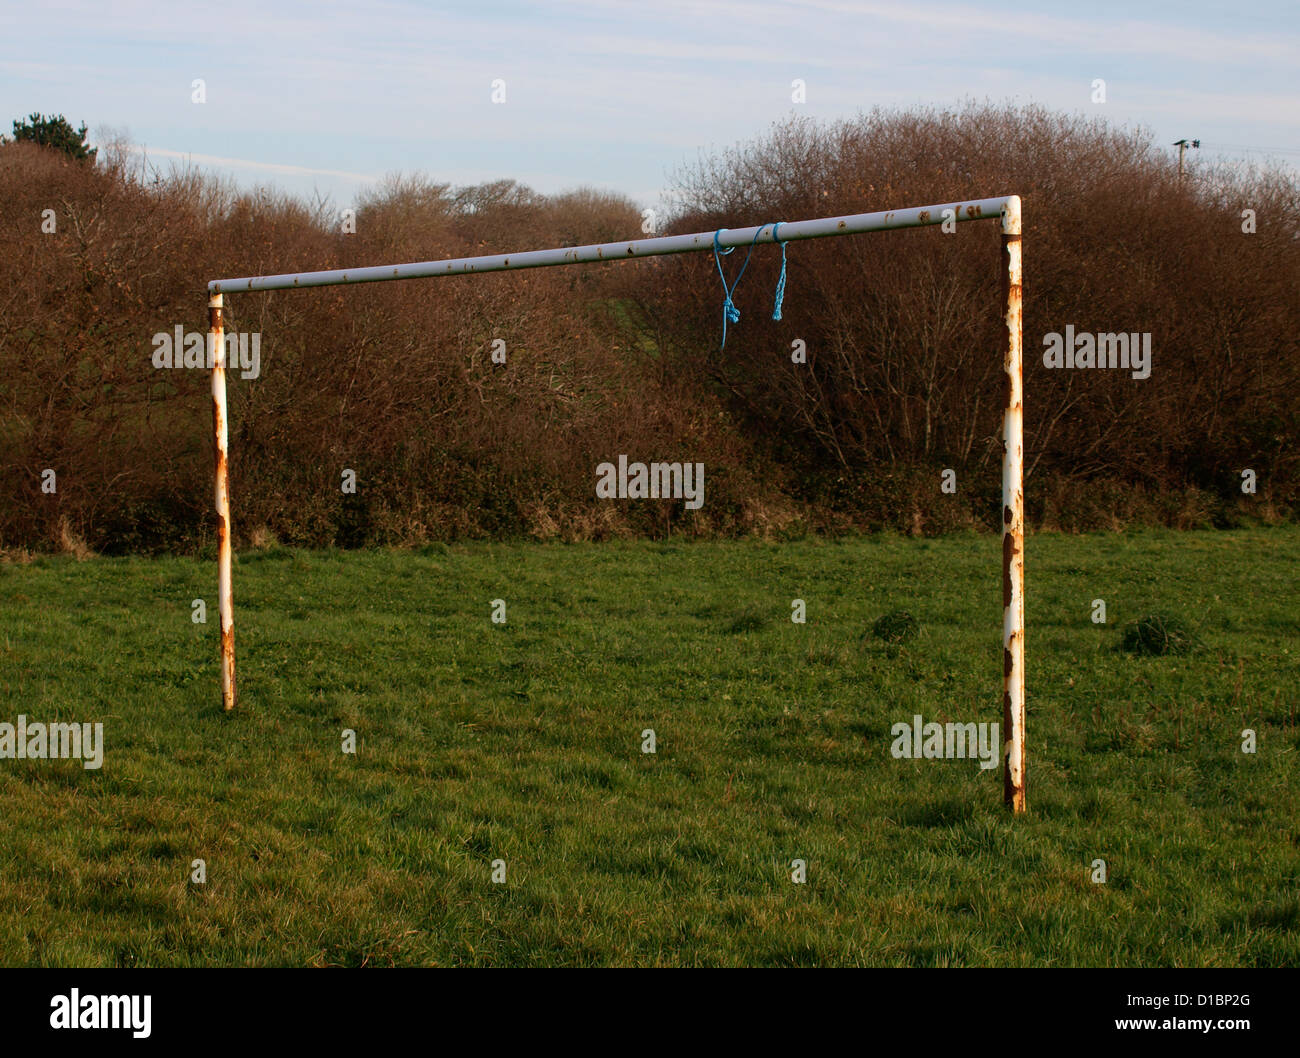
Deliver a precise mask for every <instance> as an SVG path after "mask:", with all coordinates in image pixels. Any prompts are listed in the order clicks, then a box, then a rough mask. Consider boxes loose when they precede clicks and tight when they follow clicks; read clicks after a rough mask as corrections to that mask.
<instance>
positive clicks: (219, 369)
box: [208, 294, 235, 712]
mask: <svg viewBox="0 0 1300 1058" xmlns="http://www.w3.org/2000/svg"><path fill="white" fill-rule="evenodd" d="M208 358H209V361H210V363H211V365H212V436H213V444H214V447H215V451H216V507H217V601H218V605H219V607H220V610H221V704H222V706H223V707H224V708H225V710H226V712H230V710H231V709H233V708H234V707H235V611H234V603H233V599H232V595H231V569H230V566H231V558H232V556H231V550H230V437H229V431H228V428H227V424H228V418H229V417H228V416H227V414H226V363H225V361H226V348H225V323H224V322H223V321H222V318H221V295H220V294H210V295H209V296H208Z"/></svg>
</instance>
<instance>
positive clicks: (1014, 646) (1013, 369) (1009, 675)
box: [1002, 195, 1025, 813]
mask: <svg viewBox="0 0 1300 1058" xmlns="http://www.w3.org/2000/svg"><path fill="white" fill-rule="evenodd" d="M1020 235H1021V230H1020V197H1019V196H1018V195H1012V196H1011V197H1010V198H1008V199H1007V202H1006V205H1005V206H1004V207H1003V209H1002V263H1003V273H1002V275H1003V280H1002V283H1003V290H1004V292H1005V294H1006V328H1007V341H1006V355H1005V356H1004V358H1003V370H1004V372H1005V374H1006V378H1005V384H1006V385H1005V392H1006V400H1005V403H1004V405H1003V409H1002V655H1003V659H1002V666H1003V671H1002V725H1003V727H1002V729H1003V732H1004V735H1003V739H1004V741H1003V745H1002V752H1003V773H1002V793H1003V798H1004V800H1005V801H1006V803H1007V805H1008V806H1009V807H1010V809H1011V811H1012V812H1016V813H1019V812H1023V811H1024V810H1025V486H1024V463H1025V444H1024V353H1023V346H1024V319H1023V312H1022V309H1023V304H1022V295H1023V291H1022V289H1021V288H1022V284H1023V279H1024V276H1023V271H1022V265H1021V253H1020V249H1021V248H1020Z"/></svg>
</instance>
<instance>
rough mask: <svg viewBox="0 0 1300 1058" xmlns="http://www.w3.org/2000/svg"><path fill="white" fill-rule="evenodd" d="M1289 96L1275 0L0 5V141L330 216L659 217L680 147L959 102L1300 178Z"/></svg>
mask: <svg viewBox="0 0 1300 1058" xmlns="http://www.w3.org/2000/svg"><path fill="white" fill-rule="evenodd" d="M796 79H798V80H801V81H802V82H803V83H804V85H805V89H804V91H805V93H806V98H805V100H804V101H802V102H795V101H794V100H793V99H792V93H793V92H794V88H793V87H792V84H793V82H794V81H795V80H796ZM1098 79H1101V80H1103V81H1104V82H1105V101H1104V102H1095V101H1094V99H1093V96H1094V82H1095V81H1096V80H1098ZM196 80H201V81H202V82H203V95H204V101H203V102H195V95H196V89H195V87H194V82H195V81H196ZM494 82H498V83H497V84H496V85H495V93H496V95H497V97H498V99H500V97H501V95H502V85H501V84H500V82H504V101H503V102H494V101H493V94H494ZM1298 83H1300V4H1297V3H1296V2H1295V0H1287V2H1263V3H1234V4H1228V3H1224V2H1223V0H1214V2H1208V3H1207V2H1203V0H1178V2H1163V0H1156V2H1150V3H1143V2H1140V0H1130V2H1115V0H1097V2H1088V3H1077V2H1076V3H1071V4H1053V3H1037V4H1012V3H947V2H940V3H928V2H925V0H885V2H880V3H875V2H854V0H790V2H783V3H776V2H768V0H757V2H753V3H740V2H730V0H684V2H679V0H649V2H647V0H634V2H623V0H552V2H548V3H491V2H488V0H483V2H479V3H466V2H464V0H462V2H461V3H458V4H451V3H437V2H421V0H377V2H373V3H341V2H336V0H311V2H310V3H303V2H298V0H286V2H277V3H269V2H268V0H256V2H246V0H223V2H222V3H220V4H195V3H188V2H186V0H167V2H164V3H155V2H146V0H110V2H109V3H102V2H97V3H81V2H78V3H61V2H57V0H54V2H49V0H42V2H40V3H19V2H17V0H2V2H0V122H3V125H2V126H0V128H3V129H4V130H7V129H8V125H9V122H10V121H12V120H13V119H14V118H20V117H25V116H26V115H27V114H29V113H31V112H32V111H41V112H43V113H46V114H50V113H62V114H64V115H66V116H67V118H68V119H69V120H70V121H71V122H72V123H73V124H74V125H80V124H81V123H82V122H85V124H86V125H87V126H89V127H90V129H91V139H92V142H103V141H105V140H106V139H108V138H109V137H110V136H112V135H114V134H116V135H118V136H125V137H126V138H127V139H128V140H129V141H130V142H131V143H132V144H134V145H135V147H136V149H137V150H139V151H144V152H145V153H147V156H148V158H149V159H150V160H151V161H152V162H153V163H155V164H157V165H159V166H160V167H162V168H164V169H165V168H166V167H168V166H170V165H171V164H172V163H173V162H179V161H184V160H186V159H188V160H189V161H190V163H192V164H196V165H198V166H200V167H201V168H203V169H206V170H211V171H214V172H220V173H222V174H225V175H228V176H230V177H232V178H234V179H235V180H236V181H237V182H238V183H239V184H240V185H241V186H254V185H259V184H260V185H266V184H270V185H274V186H276V187H279V188H281V189H283V190H285V191H288V192H290V193H293V194H296V195H300V196H304V197H310V196H313V195H315V194H321V195H326V196H329V197H330V198H331V199H332V200H333V201H334V202H335V203H336V204H338V205H339V206H340V207H345V206H348V205H350V204H352V203H353V202H354V200H355V196H356V194H357V193H358V192H359V191H361V190H364V189H365V188H366V187H368V186H373V184H374V183H375V182H376V181H377V180H379V179H381V178H382V177H383V176H384V175H385V174H391V173H399V172H400V173H406V174H410V173H415V172H421V173H424V174H426V175H428V176H429V177H430V178H432V179H434V180H437V181H439V182H446V183H452V184H470V183H479V182H482V181H486V180H496V179H505V178H509V179H515V180H519V181H521V182H522V183H525V184H528V185H529V186H531V187H533V188H535V189H536V190H538V191H542V192H547V193H551V192H557V191H562V190H566V189H570V188H574V187H578V186H590V187H596V188H601V189H608V190H613V191H619V192H622V193H624V194H626V195H628V196H630V197H631V198H632V199H633V200H634V201H635V202H636V203H637V204H638V205H639V206H641V207H642V208H645V207H653V206H657V205H661V204H662V205H666V204H667V202H666V200H664V199H662V198H661V193H662V192H663V191H664V189H666V188H669V187H671V185H672V180H673V176H674V174H675V173H676V172H678V171H680V170H681V169H682V167H684V166H687V165H690V164H691V163H692V162H694V161H695V160H696V159H697V158H698V157H699V156H700V154H701V153H702V152H703V153H704V154H709V153H712V152H714V151H718V150H722V149H725V148H727V147H730V146H732V145H734V144H736V143H739V142H744V141H747V140H750V139H753V138H755V137H756V136H759V135H761V134H762V133H763V132H764V131H765V130H767V129H768V128H769V127H770V126H771V125H772V123H773V122H776V121H780V120H783V119H785V118H787V117H789V116H790V115H791V114H792V113H797V114H806V115H808V116H811V117H814V118H818V119H827V120H831V119H836V118H840V117H851V116H852V115H853V114H855V113H857V112H858V111H860V110H869V109H870V108H872V107H873V106H877V105H879V106H883V107H908V106H915V105H927V106H950V105H955V104H960V103H961V102H962V101H964V100H969V99H974V100H979V101H983V100H986V99H987V100H989V101H992V102H999V103H1000V102H1005V101H1012V102H1020V103H1031V102H1032V103H1038V104H1042V105H1044V106H1047V107H1049V108H1051V109H1054V110H1062V111H1069V112H1077V113H1082V114H1088V115H1099V116H1102V117H1105V118H1107V119H1108V120H1110V121H1113V122H1114V123H1116V124H1117V125H1124V126H1129V127H1132V126H1135V125H1143V126H1146V127H1148V128H1150V129H1151V130H1152V131H1153V132H1154V133H1155V135H1156V137H1157V140H1158V142H1162V143H1172V142H1173V141H1174V140H1177V139H1180V138H1183V137H1187V138H1189V139H1191V138H1199V139H1200V140H1201V143H1202V148H1201V154H1202V155H1203V156H1206V158H1207V160H1208V159H1209V158H1210V157H1220V156H1223V157H1229V158H1247V159H1262V158H1264V157H1272V158H1274V159H1276V160H1280V161H1285V162H1288V163H1289V164H1291V165H1300V92H1298V91H1297V87H1298ZM1170 151H1171V157H1172V156H1173V154H1174V153H1175V148H1173V147H1170Z"/></svg>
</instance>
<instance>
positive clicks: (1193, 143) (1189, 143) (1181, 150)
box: [1174, 140, 1201, 176]
mask: <svg viewBox="0 0 1300 1058" xmlns="http://www.w3.org/2000/svg"><path fill="white" fill-rule="evenodd" d="M1174 146H1175V147H1177V148H1178V175H1179V176H1182V175H1183V174H1184V173H1185V172H1186V171H1187V170H1186V167H1185V166H1184V165H1183V156H1184V155H1185V154H1186V153H1187V148H1188V147H1194V148H1196V149H1197V150H1199V149H1200V147H1201V141H1200V140H1179V141H1177V142H1176V143H1175V144H1174Z"/></svg>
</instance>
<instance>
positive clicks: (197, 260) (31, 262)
mask: <svg viewBox="0 0 1300 1058" xmlns="http://www.w3.org/2000/svg"><path fill="white" fill-rule="evenodd" d="M131 157H133V156H131V155H128V154H126V153H124V152H122V151H104V152H101V158H100V163H99V164H97V165H84V164H78V163H74V162H71V161H69V160H67V159H66V158H65V157H64V156H62V155H60V154H58V153H56V152H54V151H51V150H48V149H42V148H39V147H36V146H33V145H30V144H6V145H3V146H0V202H3V203H4V207H3V209H0V278H3V280H4V282H3V286H2V287H0V491H2V493H3V495H4V497H5V500H4V503H3V505H0V552H3V551H13V552H15V553H19V552H21V551H22V549H43V550H58V549H60V548H65V549H71V550H74V551H78V552H80V553H89V552H90V551H96V552H115V551H128V550H150V549H162V548H197V547H202V546H204V545H205V544H209V543H210V542H211V539H212V524H211V513H210V508H211V495H212V486H211V441H210V438H209V431H210V423H211V418H210V410H209V408H210V404H209V397H208V377H207V374H206V372H203V371H191V370H169V371H159V370H156V369H155V368H154V367H153V365H152V362H151V359H152V352H153V348H152V344H151V343H152V336H153V335H155V334H156V333H158V332H163V333H168V334H170V333H172V332H173V329H174V328H175V327H177V326H180V327H182V328H183V330H184V331H186V332H195V331H197V332H204V331H205V330H206V322H207V321H206V312H205V309H206V298H205V294H204V284H205V283H206V281H207V280H209V279H212V278H214V277H230V276H241V275H258V274H265V273H269V272H290V271H298V270H315V269H325V268H338V267H352V266H357V265H363V264H376V263H383V262H392V261H398V260H432V259H440V258H447V257H456V256H471V255H477V254H487V253H499V252H508V251H517V250H524V249H531V248H538V247H544V246H554V245H575V244H582V243H593V242H606V241H617V240H623V239H634V238H639V237H641V218H640V214H639V212H638V210H637V209H636V207H635V206H633V204H632V203H630V202H629V201H627V200H626V199H623V198H621V197H620V196H617V195H613V194H610V193H608V192H605V191H599V190H595V189H591V188H579V189H575V190H573V191H570V192H566V193H564V194H560V195H552V196H546V195H540V194H538V193H536V192H534V191H532V190H531V189H529V188H527V187H524V186H522V185H519V184H517V183H514V182H513V181H500V182H496V183H492V184H485V185H480V186H477V187H469V188H455V187H451V186H450V185H447V184H443V183H438V182H436V181H432V180H429V179H427V178H424V177H420V176H407V177H394V178H391V179H389V180H388V181H385V182H384V183H382V184H380V185H378V186H376V187H375V188H374V189H373V190H372V192H371V193H369V194H368V195H365V196H363V197H362V199H361V201H360V202H359V204H358V210H357V217H356V222H357V223H356V232H355V234H345V233H344V232H343V231H342V230H341V226H340V223H339V221H340V218H339V216H338V211H337V210H336V209H335V208H334V207H333V206H332V205H331V204H330V203H328V202H320V201H318V202H314V203H305V202H301V201H298V200H295V199H293V198H290V197H288V196H285V195H282V194H278V193H275V192H272V191H257V192H240V191H237V190H236V189H235V188H233V187H232V186H230V185H229V184H226V183H223V182H221V181H216V180H212V179H210V178H206V177H204V176H202V175H201V174H199V173H197V172H196V171H194V170H190V169H173V170H170V171H168V172H165V173H161V172H157V171H155V170H153V169H152V168H150V167H149V166H148V165H147V164H139V163H136V164H128V162H127V161H126V160H125V159H128V158H131ZM677 192H678V196H679V199H680V200H681V201H682V202H683V203H684V205H683V207H682V209H681V210H680V212H679V214H678V215H677V216H676V218H675V219H674V221H673V226H672V230H675V231H695V230H705V231H707V230H711V229H715V228H717V227H723V226H742V225H748V224H753V223H756V222H758V221H766V220H798V219H803V218H806V217H814V216H826V215H833V214H838V213H851V212H860V211H868V210H875V209H885V208H890V207H897V206H902V205H916V204H922V203H927V202H946V201H953V200H957V199H962V198H972V197H986V196H992V195H1001V194H1007V193H1011V192H1015V193H1018V194H1020V195H1021V196H1022V197H1023V198H1024V200H1025V217H1026V240H1025V251H1026V319H1025V334H1026V434H1027V446H1026V447H1027V453H1028V464H1027V469H1028V472H1029V479H1028V492H1027V500H1028V505H1029V510H1030V515H1031V518H1032V519H1034V520H1036V521H1037V522H1039V524H1044V525H1048V526H1052V527H1060V528H1087V527H1099V526H1107V527H1109V526H1118V525H1122V524H1126V523H1130V522H1135V521H1148V522H1163V523H1165V524H1171V525H1180V526H1192V525H1204V524H1231V523H1232V522H1233V521H1234V520H1235V519H1237V518H1239V517H1242V516H1243V514H1244V513H1249V514H1251V515H1254V514H1255V513H1256V512H1261V513H1262V512H1267V515H1268V517H1294V513H1295V510H1296V507H1297V504H1296V500H1297V481H1298V479H1300V473H1298V472H1300V468H1298V467H1297V458H1300V457H1298V456H1297V452H1300V446H1297V444H1296V440H1297V433H1298V432H1300V405H1298V403H1297V402H1298V401H1300V396H1298V394H1300V386H1297V382H1300V378H1298V377H1297V376H1298V374H1300V357H1297V348H1296V343H1297V339H1296V335H1297V325H1300V319H1297V315H1298V314H1300V299H1297V298H1296V297H1295V294H1294V291H1295V289H1296V288H1297V281H1298V280H1300V250H1298V248H1300V240H1298V235H1297V202H1298V200H1300V195H1297V184H1296V181H1295V178H1294V176H1293V174H1291V173H1289V172H1288V171H1283V170H1279V169H1275V168H1266V169H1255V170H1251V169H1242V168H1228V167H1224V168H1220V169H1217V170H1216V169H1210V168H1205V167H1201V168H1195V169H1194V170H1193V172H1192V173H1191V174H1190V175H1189V176H1188V177H1187V178H1185V179H1181V180H1180V179H1179V178H1178V177H1177V174H1176V169H1175V167H1174V166H1172V165H1171V163H1170V159H1169V156H1168V154H1167V153H1166V151H1165V150H1163V149H1157V147H1156V146H1155V145H1154V144H1153V143H1152V141H1151V138H1150V136H1149V135H1148V134H1146V133H1144V132H1142V131H1127V130H1116V129H1113V128H1110V127H1108V126H1106V125H1104V124H1101V123H1096V122H1088V121H1083V120H1081V119H1077V118H1072V117H1068V116H1062V115H1057V114H1052V113H1048V112H1046V111H1042V110H1039V109H1036V108H1017V107H996V106H988V105H969V106H966V107H962V108H957V109H952V110H939V111H924V110H918V111H910V112H904V113H883V112H873V113H871V114H866V115H863V116H860V117H859V118H856V119H853V120H849V121H842V122H838V123H833V124H817V123H814V122H807V121H792V122H789V123H786V124H783V125H779V126H777V127H775V128H774V129H773V130H772V132H771V133H770V134H768V135H767V136H765V137H763V138H760V139H759V140H758V141H756V142H754V143H752V144H749V145H747V146H744V147H741V148H737V149H736V150H734V151H731V152H724V153H723V154H720V155H717V156H715V157H713V158H711V159H708V160H707V161H705V162H704V163H702V164H701V165H699V166H698V167H697V168H695V169H694V170H692V171H689V172H687V173H686V174H684V175H683V177H682V178H681V180H680V181H679V187H678V189H677ZM1247 208H1249V209H1253V210H1255V211H1256V215H1257V218H1258V231H1257V233H1256V234H1254V235H1244V234H1243V233H1242V232H1241V211H1242V210H1243V209H1247ZM44 210H53V211H54V215H55V217H56V220H57V232H56V233H54V234H45V233H43V232H42V230H41V224H42V218H43V211H44ZM743 256H744V250H743V249H741V250H738V251H736V253H734V254H732V255H731V256H729V257H728V258H726V259H725V260H726V265H727V270H728V274H729V275H734V274H735V270H736V269H737V268H739V265H740V261H741V259H742V258H743ZM778 258H779V254H778V252H777V251H776V249H775V248H774V247H770V246H769V247H763V248H760V249H756V250H755V251H754V255H753V258H752V259H751V261H750V264H749V268H748V271H747V272H746V275H745V277H744V280H743V281H742V283H741V285H740V287H739V289H738V291H737V294H736V301H737V304H738V305H739V306H740V308H741V310H742V313H743V315H742V320H741V322H740V323H739V324H738V325H733V326H732V327H731V328H729V331H728V339H727V344H726V347H725V349H719V338H720V331H721V328H720V323H721V303H722V293H721V287H720V284H719V281H718V277H717V275H716V273H715V271H714V263H713V260H712V258H711V257H709V256H707V255H683V256H678V257H671V258H655V259H648V260H639V261H633V262H621V263H619V264H611V265H603V266H583V267H580V268H555V269H539V270H530V271H525V272H517V273H508V274H487V275H480V276H476V277H456V278H447V279H439V280H436V281H411V282H402V283H385V284H369V285H365V286H363V287H360V288H357V287H334V288H320V289H311V290H300V291H281V292H272V293H263V294H248V293H245V294H236V295H231V296H229V297H228V298H227V299H226V326H227V331H228V332H245V333H247V332H255V333H257V334H259V335H260V336H261V346H260V352H261V365H260V366H261V373H260V376H259V377H258V378H257V379H256V380H251V379H249V380H245V379H241V378H240V377H239V372H238V371H235V372H232V373H231V375H230V396H231V448H232V463H231V472H232V495H233V500H234V511H235V529H236V535H237V539H238V540H240V541H244V540H249V539H258V540H266V541H270V540H279V541H282V542H284V543H302V544H314V545H326V544H338V545H343V546H358V545H365V544H372V543H403V542H412V541H418V540H424V539H430V538H444V539H445V538H454V537H464V536H482V535H524V534H531V535H534V536H538V537H543V538H545V537H560V538H564V539H579V538H584V537H602V536H611V535H626V534H654V535H661V534H665V533H674V532H685V533H700V534H703V533H709V534H712V533H744V532H765V533H784V532H798V531H802V530H803V529H805V528H814V529H824V530H830V531H839V530H841V529H845V528H851V527H854V526H892V527H894V528H896V529H899V530H902V531H906V532H932V531H942V530H945V529H949V528H958V527H966V526H971V525H977V524H988V522H989V519H990V516H991V514H992V512H993V511H995V510H996V504H997V495H996V494H997V489H998V478H999V475H998V471H997V464H998V461H999V459H1000V443H999V438H998V434H999V429H1000V408H999V404H1000V399H1001V394H1000V387H999V379H998V374H999V369H1000V357H1001V353H1000V349H999V344H998V343H999V336H1000V326H999V276H998V261H999V248H998V238H997V232H996V229H995V226H994V225H992V224H972V225H961V226H959V227H958V228H957V231H956V233H955V234H953V235H944V234H942V233H940V231H939V230H938V229H937V228H932V229H926V230H921V231H911V232H888V233H879V234H875V235H871V236H859V237H853V238H846V239H838V240H820V241H811V242H803V243H796V244H793V245H791V246H790V247H789V260H790V265H789V278H788V284H787V290H786V299H785V306H784V319H783V320H782V321H781V322H779V323H775V322H772V321H771V320H770V319H769V318H768V317H770V315H771V310H772V295H773V287H774V284H775V280H776V273H777V260H778ZM1067 323H1072V324H1074V326H1075V327H1076V328H1077V329H1078V330H1080V331H1126V332H1127V331H1139V332H1140V331H1150V332H1151V333H1152V334H1153V336H1154V365H1153V371H1152V377H1151V378H1150V379H1147V380H1144V381H1138V380H1133V379H1130V378H1128V377H1127V375H1126V374H1121V373H1120V372H1118V371H1111V372H1107V371H1092V372H1080V371H1052V370H1048V369H1046V368H1045V367H1044V366H1043V364H1042V361H1041V355H1042V338H1043V335H1044V334H1045V333H1046V332H1048V331H1060V330H1062V329H1063V328H1064V326H1065V325H1066V324H1067ZM795 338H801V339H803V340H804V341H805V342H806V343H807V348H808V353H809V363H808V364H807V365H796V364H793V363H791V361H790V356H789V353H790V344H791V342H792V341H793V340H794V339H795ZM495 340H500V341H503V342H505V345H506V350H507V362H506V363H505V364H504V365H501V364H494V363H493V362H492V360H491V356H490V353H491V349H492V343H493V342H494V341H495ZM620 453H625V454H627V455H628V456H629V457H630V458H632V459H643V460H692V461H702V462H704V463H705V465H706V468H707V481H708V484H707V503H706V505H705V507H704V509H703V510H702V511H700V512H694V513H690V512H684V511H683V509H682V505H681V503H671V502H650V503H641V504H633V503H620V504H610V503H607V502H603V501H599V500H597V499H596V498H595V496H594V471H595V467H596V465H597V464H598V463H600V462H603V461H606V460H614V459H616V458H617V456H618V455H619V454H620ZM944 467H953V468H955V469H956V470H957V474H958V483H959V491H958V494H957V495H956V496H948V495H944V494H942V493H941V492H940V491H939V488H938V483H939V471H940V470H941V469H942V468H944ZM1247 467H1249V468H1251V469H1253V470H1255V471H1256V473H1257V474H1258V479H1259V495H1258V496H1257V497H1242V496H1241V494H1240V471H1241V470H1242V469H1245V468H1247ZM45 468H52V469H54V470H55V471H56V472H57V475H58V476H57V483H58V491H57V493H55V494H54V495H47V494H45V493H44V492H42V490H41V472H42V470H43V469H45ZM345 468H348V469H352V470H354V471H356V473H357V479H358V483H359V491H358V493H357V494H356V495H354V496H353V495H344V494H343V493H341V491H340V487H339V486H340V481H341V473H342V471H343V470H344V469H345Z"/></svg>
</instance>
